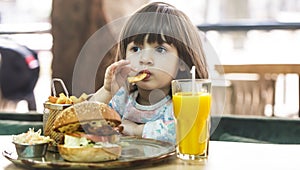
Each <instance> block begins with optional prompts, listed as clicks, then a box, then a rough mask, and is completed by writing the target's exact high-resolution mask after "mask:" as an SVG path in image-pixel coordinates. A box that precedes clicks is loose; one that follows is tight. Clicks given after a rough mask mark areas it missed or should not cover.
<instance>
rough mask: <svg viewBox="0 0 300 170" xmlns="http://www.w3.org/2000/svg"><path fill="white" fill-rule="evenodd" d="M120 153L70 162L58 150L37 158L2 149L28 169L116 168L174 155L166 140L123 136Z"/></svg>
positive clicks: (7, 155)
mask: <svg viewBox="0 0 300 170" xmlns="http://www.w3.org/2000/svg"><path fill="white" fill-rule="evenodd" d="M120 141H121V142H122V143H123V146H122V151H121V155H120V157H119V158H118V159H116V160H108V161H100V162H71V161H66V160H64V159H63V158H62V157H61V155H60V154H59V153H58V152H51V151H47V152H46V155H45V156H43V157H37V158H22V157H19V156H18V154H17V153H16V151H15V150H4V151H3V152H2V154H3V156H4V157H6V158H7V159H8V160H10V161H11V162H12V163H14V164H15V165H17V166H22V167H25V168H28V169H33V168H42V169H116V168H128V167H135V166H147V165H151V164H153V163H158V162H160V161H163V160H166V159H167V158H170V157H172V156H173V155H174V146H173V145H172V144H170V143H167V142H162V141H157V140H151V139H142V138H135V137H124V138H121V140H120Z"/></svg>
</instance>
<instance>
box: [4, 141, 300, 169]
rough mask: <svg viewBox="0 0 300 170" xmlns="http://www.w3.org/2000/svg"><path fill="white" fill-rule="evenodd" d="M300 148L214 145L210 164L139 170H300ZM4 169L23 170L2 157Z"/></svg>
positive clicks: (177, 164)
mask: <svg viewBox="0 0 300 170" xmlns="http://www.w3.org/2000/svg"><path fill="white" fill-rule="evenodd" d="M0 141H1V145H0V150H1V153H2V151H3V150H5V149H7V148H13V147H14V145H12V144H11V136H0ZM299 157H300V145H288V144H255V143H239V142H221V141H211V142H210V150H209V159H208V160H207V162H206V163H203V162H202V163H195V162H194V163H187V162H183V161H181V160H179V159H177V158H176V157H172V158H171V159H170V160H168V161H164V162H161V163H159V164H155V165H151V166H148V167H143V168H136V169H147V170H151V169H153V170H154V169H160V170H170V169H172V170H183V169H184V170H241V169H243V170H283V169H286V170H299V169H300V161H299ZM0 169H5V170H22V169H23V168H20V167H16V166H15V165H14V164H13V163H11V162H10V161H9V160H7V159H6V158H5V157H3V156H2V155H1V157H0Z"/></svg>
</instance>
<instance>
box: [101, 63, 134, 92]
mask: <svg viewBox="0 0 300 170" xmlns="http://www.w3.org/2000/svg"><path fill="white" fill-rule="evenodd" d="M129 64H130V62H129V61H128V60H120V61H117V62H115V63H113V64H111V65H110V66H108V67H107V69H106V71H105V76H104V85H103V87H104V89H105V90H106V91H108V92H111V93H114V92H115V91H117V90H118V89H119V88H120V87H121V86H123V85H125V84H124V83H125V82H126V79H127V75H128V74H129V72H130V71H132V70H134V69H133V68H132V67H130V65H129Z"/></svg>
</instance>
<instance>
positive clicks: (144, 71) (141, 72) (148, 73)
mask: <svg viewBox="0 0 300 170" xmlns="http://www.w3.org/2000/svg"><path fill="white" fill-rule="evenodd" d="M144 73H146V74H147V76H146V77H145V78H144V79H143V80H147V79H149V78H150V76H151V72H150V71H149V70H142V71H140V72H139V73H138V74H144Z"/></svg>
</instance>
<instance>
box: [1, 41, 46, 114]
mask: <svg viewBox="0 0 300 170" xmlns="http://www.w3.org/2000/svg"><path fill="white" fill-rule="evenodd" d="M0 55H1V59H0V88H1V93H2V98H5V99H8V100H12V101H17V102H18V101H21V100H26V101H27V103H28V109H29V110H36V102H35V96H34V88H35V85H36V83H37V80H38V78H39V70H40V65H39V61H38V55H37V52H35V51H34V50H31V49H29V48H28V47H26V46H24V45H20V44H18V43H16V42H15V41H13V40H11V39H8V38H4V37H0Z"/></svg>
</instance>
